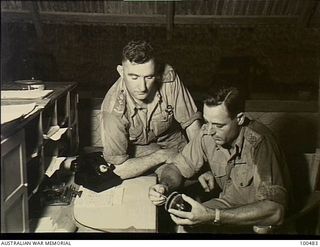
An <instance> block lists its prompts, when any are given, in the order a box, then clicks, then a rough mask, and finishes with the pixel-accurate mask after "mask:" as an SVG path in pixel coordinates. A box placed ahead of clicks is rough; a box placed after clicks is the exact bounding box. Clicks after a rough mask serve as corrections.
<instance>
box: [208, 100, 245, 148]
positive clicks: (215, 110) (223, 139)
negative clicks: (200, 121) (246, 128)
mask: <svg viewBox="0 0 320 247" xmlns="http://www.w3.org/2000/svg"><path fill="white" fill-rule="evenodd" d="M203 118H204V120H205V121H206V125H207V127H208V128H209V129H212V130H214V131H215V133H214V134H213V138H214V140H215V142H216V144H218V145H221V146H224V145H232V143H233V141H234V140H235V139H236V138H237V136H238V134H239V130H240V127H239V125H238V121H237V118H236V117H235V118H233V119H231V118H230V116H229V114H228V110H227V108H226V107H225V105H224V104H221V105H218V106H207V105H204V107H203Z"/></svg>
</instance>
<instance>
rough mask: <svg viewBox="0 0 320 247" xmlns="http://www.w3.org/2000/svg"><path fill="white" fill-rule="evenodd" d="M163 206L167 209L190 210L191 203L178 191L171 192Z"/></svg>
mask: <svg viewBox="0 0 320 247" xmlns="http://www.w3.org/2000/svg"><path fill="white" fill-rule="evenodd" d="M164 208H165V209H166V210H167V211H168V210H169V209H176V210H179V211H186V212H190V211H191V208H192V207H191V205H190V204H189V203H188V202H186V201H185V200H183V198H182V194H179V193H178V192H172V193H171V194H170V195H169V196H168V198H167V200H166V203H165V205H164Z"/></svg>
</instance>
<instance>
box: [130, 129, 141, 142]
mask: <svg viewBox="0 0 320 247" xmlns="http://www.w3.org/2000/svg"><path fill="white" fill-rule="evenodd" d="M142 132H143V128H142V127H140V128H129V140H130V141H135V140H137V139H138V137H139V136H141V134H142Z"/></svg>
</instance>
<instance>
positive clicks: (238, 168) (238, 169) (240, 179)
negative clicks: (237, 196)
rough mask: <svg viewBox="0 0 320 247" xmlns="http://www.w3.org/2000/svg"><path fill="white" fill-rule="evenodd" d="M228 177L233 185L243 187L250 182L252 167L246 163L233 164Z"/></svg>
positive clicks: (251, 179)
mask: <svg viewBox="0 0 320 247" xmlns="http://www.w3.org/2000/svg"><path fill="white" fill-rule="evenodd" d="M230 178H231V179H232V181H233V183H234V184H235V186H237V187H240V188H244V187H248V186H249V185H251V184H252V181H253V168H252V167H251V166H248V165H247V164H242V165H235V166H234V168H233V169H232V171H231V174H230Z"/></svg>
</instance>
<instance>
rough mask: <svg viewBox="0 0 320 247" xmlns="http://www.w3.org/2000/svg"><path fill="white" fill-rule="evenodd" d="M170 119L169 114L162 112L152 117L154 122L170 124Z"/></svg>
mask: <svg viewBox="0 0 320 247" xmlns="http://www.w3.org/2000/svg"><path fill="white" fill-rule="evenodd" d="M169 119H170V116H168V114H167V113H166V112H160V113H156V114H154V115H153V116H152V119H151V121H154V122H168V121H169Z"/></svg>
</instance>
